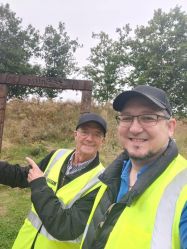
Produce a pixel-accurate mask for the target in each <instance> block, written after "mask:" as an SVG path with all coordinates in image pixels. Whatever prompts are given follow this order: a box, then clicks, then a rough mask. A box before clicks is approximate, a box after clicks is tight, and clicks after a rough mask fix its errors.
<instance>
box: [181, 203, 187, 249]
mask: <svg viewBox="0 0 187 249" xmlns="http://www.w3.org/2000/svg"><path fill="white" fill-rule="evenodd" d="M179 232H180V241H181V249H187V203H186V204H185V206H184V208H183V211H182V214H181V219H180V224H179Z"/></svg>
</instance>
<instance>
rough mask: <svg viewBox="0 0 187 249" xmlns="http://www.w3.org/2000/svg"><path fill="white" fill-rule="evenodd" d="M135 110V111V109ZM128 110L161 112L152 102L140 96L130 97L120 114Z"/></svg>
mask: <svg viewBox="0 0 187 249" xmlns="http://www.w3.org/2000/svg"><path fill="white" fill-rule="evenodd" d="M135 108H136V109H135ZM129 109H135V110H137V109H138V110H145V111H161V109H160V108H159V107H158V106H156V105H155V104H154V103H153V102H151V101H149V100H148V99H146V98H144V97H141V96H134V97H131V98H130V99H129V100H128V101H127V102H126V103H125V105H124V107H123V110H122V112H124V111H127V110H129Z"/></svg>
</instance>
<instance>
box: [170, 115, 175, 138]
mask: <svg viewBox="0 0 187 249" xmlns="http://www.w3.org/2000/svg"><path fill="white" fill-rule="evenodd" d="M168 128H169V136H170V137H173V135H174V132H175V128H176V119H175V118H171V119H170V120H169V121H168Z"/></svg>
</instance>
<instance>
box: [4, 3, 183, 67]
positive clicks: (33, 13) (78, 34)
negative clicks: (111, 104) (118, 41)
mask: <svg viewBox="0 0 187 249" xmlns="http://www.w3.org/2000/svg"><path fill="white" fill-rule="evenodd" d="M0 3H4V4H5V3H9V4H10V8H11V10H12V11H14V12H16V14H17V17H20V18H22V20H23V24H24V25H28V24H32V25H33V26H34V27H35V28H37V29H39V30H40V31H44V28H45V27H46V26H47V25H49V24H52V25H53V26H54V27H57V25H58V23H59V21H62V22H64V23H65V25H66V31H67V33H68V35H69V36H70V37H71V39H76V38H78V40H79V42H80V43H82V44H83V45H84V47H83V48H81V49H79V51H78V52H77V54H76V57H77V60H78V62H79V65H84V64H86V58H87V57H88V56H89V54H90V47H92V46H93V44H94V40H93V39H92V38H91V34H92V32H96V33H99V32H100V31H104V32H106V33H108V34H110V35H111V36H114V35H115V29H116V28H117V27H122V26H124V25H125V24H127V23H129V24H130V26H131V27H132V28H135V27H136V25H141V24H143V25H145V24H147V22H148V21H149V20H150V19H152V17H153V12H154V10H156V9H158V8H162V10H164V11H169V10H170V9H171V8H174V7H175V6H176V5H178V6H181V7H182V10H183V11H186V12H187V0H0Z"/></svg>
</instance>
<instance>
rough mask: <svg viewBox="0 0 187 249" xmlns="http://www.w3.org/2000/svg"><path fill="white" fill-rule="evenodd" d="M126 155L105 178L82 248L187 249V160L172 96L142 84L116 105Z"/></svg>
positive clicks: (128, 92) (103, 176) (123, 155)
mask: <svg viewBox="0 0 187 249" xmlns="http://www.w3.org/2000/svg"><path fill="white" fill-rule="evenodd" d="M113 107H114V109H115V110H116V111H118V112H119V115H117V116H116V119H117V122H118V137H119V141H120V143H121V145H122V146H123V148H124V152H123V153H122V154H121V155H119V156H118V157H117V158H116V160H115V161H114V162H113V163H112V164H111V165H110V166H109V167H107V169H106V170H105V171H104V173H103V174H102V175H101V176H100V177H99V179H100V180H101V182H102V186H101V188H100V190H99V192H98V194H97V196H96V199H95V203H94V205H93V209H92V212H91V214H90V217H89V220H88V224H87V227H86V229H85V232H84V235H83V240H82V244H81V248H82V249H96V248H97V249H126V248H127V249H186V248H187V160H186V159H184V158H183V157H182V156H181V155H180V154H178V150H177V146H176V144H175V142H174V140H173V139H172V136H173V134H174V130H175V126H176V121H175V119H174V118H172V109H171V106H170V103H169V101H168V99H167V96H166V93H165V92H164V91H163V90H161V89H158V88H155V87H151V86H138V87H136V88H134V89H133V90H131V91H125V92H123V93H121V94H119V95H118V96H117V97H116V99H115V100H114V102H113Z"/></svg>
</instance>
